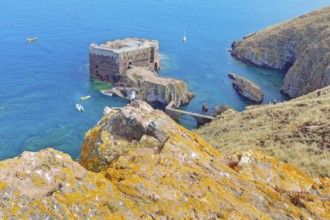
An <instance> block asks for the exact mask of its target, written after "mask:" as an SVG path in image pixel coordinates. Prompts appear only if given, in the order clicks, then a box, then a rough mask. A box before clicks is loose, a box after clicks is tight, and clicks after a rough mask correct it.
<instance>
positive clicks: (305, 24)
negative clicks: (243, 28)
mask: <svg viewBox="0 0 330 220" xmlns="http://www.w3.org/2000/svg"><path fill="white" fill-rule="evenodd" d="M329 24H330V6H329V7H325V8H321V9H319V10H316V11H313V12H311V13H309V14H306V15H303V16H300V17H298V18H295V19H293V20H290V21H286V22H283V23H280V24H278V25H274V26H271V27H268V28H266V29H265V30H262V31H260V32H257V33H253V34H250V35H248V36H246V37H244V39H243V40H241V41H235V42H234V43H233V44H232V50H231V54H232V55H233V56H234V57H236V58H237V59H239V60H242V61H243V62H246V63H250V64H253V65H256V66H260V67H265V68H271V69H276V70H280V71H285V72H287V73H286V75H285V78H284V82H283V85H282V87H281V91H283V92H284V93H285V94H287V95H289V96H290V97H298V96H301V95H304V94H307V93H309V92H312V91H314V90H316V89H320V88H322V87H325V86H327V85H329V84H330V44H329V42H330V27H329Z"/></svg>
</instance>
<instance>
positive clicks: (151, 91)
mask: <svg viewBox="0 0 330 220" xmlns="http://www.w3.org/2000/svg"><path fill="white" fill-rule="evenodd" d="M158 50H159V45H158V41H157V40H147V39H140V38H125V39H123V40H115V41H108V42H107V43H105V44H101V45H97V44H96V43H92V44H91V45H90V47H89V67H90V76H91V77H94V78H97V79H100V80H103V81H110V82H114V83H115V84H114V88H113V90H112V91H110V92H111V94H113V93H115V94H116V95H118V96H120V97H122V98H127V99H131V100H132V99H135V98H136V99H141V100H144V101H146V102H148V103H159V104H162V105H164V106H166V105H168V104H169V103H170V102H171V101H173V103H174V105H175V107H180V106H181V105H185V104H188V103H189V101H190V100H191V99H192V98H193V97H194V95H193V94H192V93H191V92H189V91H188V89H187V85H186V84H185V83H184V82H183V81H182V80H179V79H175V78H171V77H162V76H159V75H158V74H157V71H158V70H159V69H160V60H159V54H158Z"/></svg>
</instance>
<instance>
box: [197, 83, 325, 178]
mask: <svg viewBox="0 0 330 220" xmlns="http://www.w3.org/2000/svg"><path fill="white" fill-rule="evenodd" d="M196 132H197V133H198V134H200V135H201V136H202V137H203V138H204V139H205V140H206V141H207V142H208V143H209V144H211V145H212V146H213V147H215V148H217V149H219V150H220V151H221V152H223V153H225V154H231V153H233V152H234V151H236V150H238V149H239V150H247V149H249V148H251V147H253V148H254V149H258V150H261V151H264V152H267V153H268V154H270V155H273V156H275V157H276V158H279V159H280V160H281V161H286V162H288V163H290V164H293V165H294V166H296V167H298V168H300V169H301V170H303V171H304V172H306V173H308V174H309V175H312V176H318V175H323V176H330V169H329V167H330V160H329V158H330V86H328V87H326V88H323V89H320V90H317V91H315V92H312V93H309V94H307V95H305V96H301V97H299V98H296V99H292V100H290V101H287V102H282V103H277V104H276V105H274V104H267V105H255V106H248V107H247V108H246V110H244V111H243V112H236V111H232V110H228V111H226V112H224V113H223V114H221V116H218V117H217V118H216V119H215V120H213V121H212V122H211V123H209V124H206V125H205V126H203V127H201V128H199V129H198V130H197V131H196Z"/></svg>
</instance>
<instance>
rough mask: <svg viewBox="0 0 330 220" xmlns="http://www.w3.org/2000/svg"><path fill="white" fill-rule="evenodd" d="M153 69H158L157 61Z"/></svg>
mask: <svg viewBox="0 0 330 220" xmlns="http://www.w3.org/2000/svg"><path fill="white" fill-rule="evenodd" d="M154 70H155V71H157V70H158V63H157V62H156V63H155V64H154Z"/></svg>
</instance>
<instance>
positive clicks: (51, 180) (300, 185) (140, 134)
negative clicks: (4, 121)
mask: <svg viewBox="0 0 330 220" xmlns="http://www.w3.org/2000/svg"><path fill="white" fill-rule="evenodd" d="M222 158H223V157H222V155H221V154H220V153H219V152H218V151H217V150H216V149H214V148H212V147H211V146H210V145H208V144H207V143H206V142H205V141H204V140H203V139H202V138H201V137H200V136H198V135H196V134H194V133H193V132H191V131H188V130H186V129H185V128H183V127H181V126H180V125H178V124H176V123H175V122H174V121H173V120H171V119H170V118H169V117H168V116H167V115H166V114H165V113H163V112H162V111H159V110H154V109H153V108H152V107H151V106H149V105H148V104H147V103H145V102H143V101H134V102H132V103H131V104H130V105H127V106H126V107H124V108H122V109H120V110H111V111H108V112H107V113H106V115H105V116H104V117H103V118H102V119H101V120H100V121H99V122H98V123H97V124H96V126H95V127H94V128H92V129H91V130H90V131H88V132H87V133H86V136H85V139H84V144H83V147H82V152H81V157H80V164H78V163H77V162H74V161H73V160H72V159H71V158H70V157H69V156H68V155H66V154H63V153H61V152H59V151H55V150H52V149H45V150H42V151H40V152H37V153H31V152H24V153H23V154H22V155H20V156H19V157H17V158H13V159H8V160H5V161H2V162H0V177H1V178H0V198H1V199H0V218H4V219H6V218H30V219H39V218H45V219H47V218H84V219H86V218H123V219H165V218H193V219H208V218H211V219H219V218H223V219H229V218H230V219H299V218H300V219H309V218H315V219H328V218H329V217H330V216H329V213H330V212H329V209H330V204H329V202H328V201H329V190H330V188H329V186H330V181H329V179H327V178H316V179H312V178H310V177H309V176H307V175H305V174H304V173H303V172H301V171H300V170H298V169H296V168H295V167H293V166H291V165H289V164H287V163H284V162H280V161H278V160H276V159H275V158H273V157H271V156H269V155H267V154H264V153H261V152H257V151H253V150H248V151H241V152H236V153H234V154H232V155H229V156H227V157H225V159H222Z"/></svg>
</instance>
